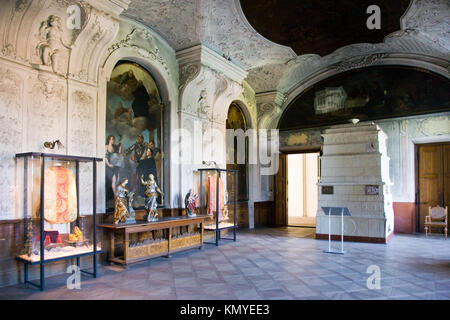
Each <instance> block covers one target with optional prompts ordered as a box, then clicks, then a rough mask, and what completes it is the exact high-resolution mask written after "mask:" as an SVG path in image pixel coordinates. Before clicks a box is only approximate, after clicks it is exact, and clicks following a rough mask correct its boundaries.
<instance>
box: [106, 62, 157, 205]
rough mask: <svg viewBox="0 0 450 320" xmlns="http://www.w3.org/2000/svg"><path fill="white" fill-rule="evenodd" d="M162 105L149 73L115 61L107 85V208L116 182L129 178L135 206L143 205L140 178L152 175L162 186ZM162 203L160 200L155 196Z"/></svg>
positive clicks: (112, 202)
mask: <svg viewBox="0 0 450 320" xmlns="http://www.w3.org/2000/svg"><path fill="white" fill-rule="evenodd" d="M162 113H163V104H162V101H161V97H160V94H159V91H158V88H157V85H156V82H155V81H154V80H153V78H152V76H151V75H150V73H149V72H148V71H147V70H146V69H144V68H143V67H141V66H140V65H138V64H136V63H133V62H127V61H122V62H120V63H118V64H117V65H116V66H115V68H114V70H113V72H112V74H111V78H110V81H109V82H108V86H107V107H106V141H105V184H106V185H105V188H106V210H107V211H111V210H113V209H114V196H115V194H116V187H117V184H118V183H119V182H120V181H121V180H122V179H123V178H127V179H128V190H129V191H130V192H134V207H135V208H140V207H143V206H144V196H145V195H144V191H145V187H144V186H143V185H142V184H141V183H140V182H141V178H143V180H144V181H146V180H148V176H149V174H153V176H154V177H155V181H156V183H157V185H158V186H159V187H160V188H161V190H162V189H163V178H164V177H163V175H164V173H163V163H162V152H163V145H162V143H163V137H162V133H163V128H162ZM158 203H159V204H162V199H158Z"/></svg>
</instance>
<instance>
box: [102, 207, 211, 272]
mask: <svg viewBox="0 0 450 320" xmlns="http://www.w3.org/2000/svg"><path fill="white" fill-rule="evenodd" d="M209 218H210V216H207V215H198V216H196V217H188V216H177V217H164V218H160V219H158V221H153V222H147V221H137V222H136V223H132V224H123V223H122V224H113V223H109V224H101V225H99V227H101V228H104V229H105V230H108V232H109V241H110V245H109V255H108V261H110V262H115V263H119V264H122V265H124V266H126V265H128V264H130V263H134V262H139V261H143V260H147V259H150V258H155V257H160V256H167V257H170V254H171V253H174V252H178V251H184V250H188V249H193V248H199V249H201V248H202V247H203V230H204V222H205V219H209ZM192 225H194V226H195V225H196V226H198V225H199V227H197V230H196V231H195V232H185V233H184V234H181V235H174V232H173V231H174V228H178V229H180V228H179V227H186V226H192ZM159 230H162V231H163V232H160V233H162V234H163V235H162V237H159V238H158V239H155V231H159ZM143 232H152V238H147V239H145V240H144V241H135V243H132V242H130V238H131V237H132V235H133V234H138V233H143ZM116 235H122V236H123V240H122V247H123V256H121V257H116V256H115V236H116Z"/></svg>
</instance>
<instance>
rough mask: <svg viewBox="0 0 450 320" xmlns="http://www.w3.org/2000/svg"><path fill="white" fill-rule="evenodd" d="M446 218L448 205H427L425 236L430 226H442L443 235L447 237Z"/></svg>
mask: <svg viewBox="0 0 450 320" xmlns="http://www.w3.org/2000/svg"><path fill="white" fill-rule="evenodd" d="M447 220H448V207H445V208H442V207H440V206H436V207H434V208H432V207H428V216H426V217H425V223H424V226H425V236H428V232H430V233H431V227H441V228H444V237H445V239H447Z"/></svg>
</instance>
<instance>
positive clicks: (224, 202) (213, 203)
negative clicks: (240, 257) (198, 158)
mask: <svg viewBox="0 0 450 320" xmlns="http://www.w3.org/2000/svg"><path fill="white" fill-rule="evenodd" d="M196 179H197V181H196V185H197V186H196V190H195V192H196V193H197V194H198V195H199V200H198V204H199V207H198V211H199V214H200V215H204V214H206V215H208V216H210V217H211V218H210V219H209V220H206V221H205V225H204V230H205V240H207V239H208V238H210V237H209V236H208V233H209V234H211V233H213V235H212V238H213V239H214V243H215V244H216V246H218V245H219V240H221V239H224V240H234V241H236V229H237V218H236V214H237V213H236V210H237V170H230V169H219V168H202V169H198V174H196ZM225 230H227V231H225ZM222 231H225V232H226V233H227V234H228V233H229V232H228V231H231V232H232V233H233V237H232V238H227V237H223V235H222V233H221V232H222ZM205 243H208V242H207V241H205Z"/></svg>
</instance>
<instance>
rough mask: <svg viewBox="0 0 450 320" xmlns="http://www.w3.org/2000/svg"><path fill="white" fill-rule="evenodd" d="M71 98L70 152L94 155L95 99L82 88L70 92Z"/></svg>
mask: <svg viewBox="0 0 450 320" xmlns="http://www.w3.org/2000/svg"><path fill="white" fill-rule="evenodd" d="M71 98H72V106H71V108H70V109H71V112H70V127H71V130H70V153H71V154H76V155H83V156H95V149H96V148H95V119H96V117H95V115H96V110H95V109H96V108H95V104H94V102H95V101H94V99H93V98H92V96H91V95H90V94H89V93H87V92H86V91H83V90H76V91H74V92H72V95H71Z"/></svg>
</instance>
